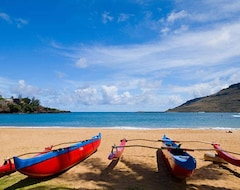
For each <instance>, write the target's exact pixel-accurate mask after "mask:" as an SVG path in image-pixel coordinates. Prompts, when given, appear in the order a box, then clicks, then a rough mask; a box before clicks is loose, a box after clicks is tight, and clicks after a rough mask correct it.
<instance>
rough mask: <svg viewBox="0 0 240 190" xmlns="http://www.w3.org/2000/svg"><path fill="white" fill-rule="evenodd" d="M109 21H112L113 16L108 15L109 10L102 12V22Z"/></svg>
mask: <svg viewBox="0 0 240 190" xmlns="http://www.w3.org/2000/svg"><path fill="white" fill-rule="evenodd" d="M111 21H113V17H112V16H110V13H109V12H106V11H105V12H104V13H103V14H102V22H103V23H104V24H107V23H108V22H111Z"/></svg>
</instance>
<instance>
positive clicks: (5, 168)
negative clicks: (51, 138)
mask: <svg viewBox="0 0 240 190" xmlns="http://www.w3.org/2000/svg"><path fill="white" fill-rule="evenodd" d="M51 149H52V146H50V147H46V148H45V150H44V151H42V152H40V153H38V154H37V155H36V156H38V155H40V154H45V153H47V152H49V151H51ZM26 154H28V153H26ZM15 171H16V168H15V164H14V162H13V161H12V158H8V159H6V160H4V163H3V165H2V166H0V177H3V176H5V175H10V174H11V173H14V172H15Z"/></svg>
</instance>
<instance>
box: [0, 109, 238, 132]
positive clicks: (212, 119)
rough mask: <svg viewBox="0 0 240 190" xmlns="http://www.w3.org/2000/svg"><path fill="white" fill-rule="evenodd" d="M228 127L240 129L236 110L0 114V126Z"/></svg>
mask: <svg viewBox="0 0 240 190" xmlns="http://www.w3.org/2000/svg"><path fill="white" fill-rule="evenodd" d="M4 126H13V127H66V128H67V127H74V128H76V127H96V128H98V127H104V128H134V129H143V128H144V129H145V128H149V129H154V128H193V129H194V128H231V129H240V114H239V113H165V112H73V113H60V114H0V127H4Z"/></svg>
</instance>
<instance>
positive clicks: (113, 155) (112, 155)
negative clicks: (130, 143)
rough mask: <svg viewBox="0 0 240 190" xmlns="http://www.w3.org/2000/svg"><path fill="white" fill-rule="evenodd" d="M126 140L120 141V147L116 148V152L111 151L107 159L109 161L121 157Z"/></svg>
mask: <svg viewBox="0 0 240 190" xmlns="http://www.w3.org/2000/svg"><path fill="white" fill-rule="evenodd" d="M126 142H127V140H126V139H122V140H121V143H120V145H119V146H120V147H117V148H116V150H113V151H112V152H111V153H110V154H109V156H108V159H109V160H117V159H119V158H120V157H121V155H122V153H123V151H124V146H125V145H126Z"/></svg>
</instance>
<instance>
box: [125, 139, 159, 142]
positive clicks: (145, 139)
mask: <svg viewBox="0 0 240 190" xmlns="http://www.w3.org/2000/svg"><path fill="white" fill-rule="evenodd" d="M126 140H127V141H149V142H159V140H151V139H126Z"/></svg>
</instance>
